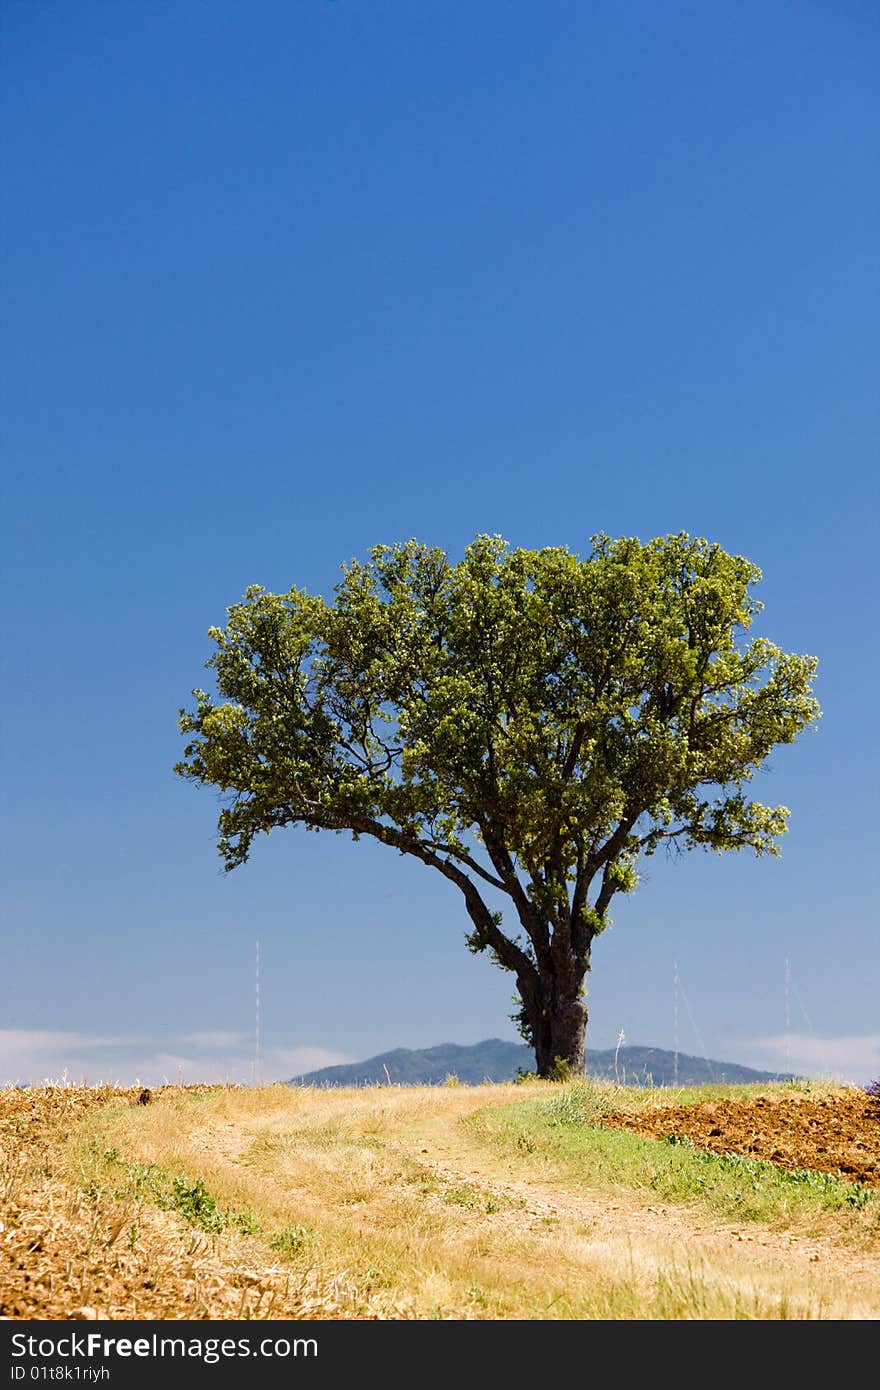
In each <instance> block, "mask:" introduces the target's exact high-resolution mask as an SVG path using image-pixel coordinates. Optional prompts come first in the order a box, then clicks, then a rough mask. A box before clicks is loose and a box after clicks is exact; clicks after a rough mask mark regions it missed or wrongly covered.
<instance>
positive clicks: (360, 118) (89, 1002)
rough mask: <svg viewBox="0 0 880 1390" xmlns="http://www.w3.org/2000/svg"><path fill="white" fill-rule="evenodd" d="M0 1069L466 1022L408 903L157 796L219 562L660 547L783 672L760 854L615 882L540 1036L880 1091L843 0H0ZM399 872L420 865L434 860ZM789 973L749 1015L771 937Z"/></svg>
mask: <svg viewBox="0 0 880 1390" xmlns="http://www.w3.org/2000/svg"><path fill="white" fill-rule="evenodd" d="M4 12H5V22H4V30H5V37H4V50H5V52H4V58H3V69H4V80H3V84H2V86H3V93H2V121H3V129H4V137H3V142H2V144H3V156H2V158H3V179H2V184H3V189H4V192H3V195H2V197H3V204H4V206H3V231H2V237H3V242H2V257H0V274H2V297H3V301H2V302H3V311H2V313H3V325H4V326H3V331H2V351H3V364H2V378H3V410H2V452H3V459H4V465H3V491H2V497H0V506H2V528H3V534H2V566H3V593H4V598H5V612H4V619H5V622H4V627H5V634H4V642H3V652H2V662H3V670H2V686H3V729H2V763H3V786H4V797H3V803H2V807H3V821H4V824H3V829H2V874H3V950H2V960H3V968H2V971H0V1082H3V1081H6V1080H28V1079H31V1080H35V1079H40V1078H41V1077H43V1076H47V1075H48V1076H58V1075H60V1074H61V1073H62V1072H63V1071H64V1069H65V1068H67V1069H68V1072H69V1073H70V1074H75V1075H76V1076H79V1075H86V1076H87V1078H88V1079H89V1080H97V1079H99V1078H109V1079H117V1078H118V1079H121V1080H126V1079H128V1078H130V1077H132V1076H134V1075H138V1076H140V1077H141V1078H142V1079H151V1080H160V1079H161V1077H162V1076H163V1075H167V1076H168V1077H169V1079H171V1080H176V1079H177V1078H178V1076H184V1078H185V1079H197V1078H201V1077H204V1078H207V1079H214V1078H223V1077H226V1076H228V1077H230V1078H232V1079H247V1078H248V1077H249V1076H250V1075H251V1066H252V1058H253V1054H254V1027H255V1024H254V953H255V942H256V941H257V939H259V941H260V943H261V952H262V962H263V969H262V1070H263V1072H264V1074H265V1075H266V1076H267V1077H273V1078H274V1077H282V1076H289V1075H291V1074H293V1073H294V1072H297V1071H302V1070H306V1069H308V1068H309V1067H311V1066H313V1065H317V1064H320V1063H321V1062H323V1061H328V1060H334V1059H341V1058H360V1057H366V1056H369V1055H371V1054H374V1053H376V1052H378V1051H380V1050H384V1049H386V1048H390V1047H394V1046H411V1047H421V1046H430V1045H433V1044H436V1043H439V1042H442V1041H456V1042H461V1043H469V1042H475V1041H477V1040H479V1039H480V1038H484V1037H490V1036H501V1037H510V1038H514V1037H515V1036H516V1034H515V1031H514V1028H513V1025H512V1024H511V1023H510V1021H509V1014H510V1012H511V1010H512V1003H511V992H512V988H513V980H512V977H510V976H508V975H506V974H503V973H501V972H499V971H498V970H497V969H495V968H494V967H493V966H491V965H490V964H489V963H488V962H486V961H484V960H482V959H475V958H473V957H472V956H470V955H469V953H468V952H467V950H466V948H465V945H464V940H463V938H464V934H465V931H466V929H467V925H468V924H467V921H466V919H464V917H463V913H462V910H461V906H460V902H459V899H458V895H457V894H456V893H455V890H454V889H452V888H451V886H449V885H447V884H446V883H444V882H443V881H442V880H440V879H439V878H437V876H436V875H434V874H432V873H431V872H429V871H428V870H426V869H425V868H424V867H422V866H420V865H417V864H408V863H406V862H405V861H403V860H401V859H400V858H399V857H398V856H397V855H396V854H394V853H391V852H389V851H387V850H385V849H384V848H383V847H381V846H377V845H370V844H365V843H360V844H357V845H353V844H351V843H350V842H349V841H347V840H346V839H343V838H341V837H333V836H307V835H305V834H304V833H302V832H296V831H287V832H284V833H279V834H276V835H273V836H272V838H271V840H264V841H263V842H262V843H261V844H259V845H258V846H256V847H255V850H254V852H253V854H252V858H251V862H250V863H249V864H248V865H247V866H245V867H244V868H243V869H240V870H237V871H236V872H235V873H233V874H231V875H225V874H224V873H223V872H222V870H221V867H220V863H219V859H218V857H217V854H216V849H215V834H214V830H215V820H216V811H217V807H216V803H215V800H214V798H213V797H212V795H211V794H210V793H209V792H207V791H201V792H200V791H199V790H198V789H196V788H192V787H189V786H187V785H185V784H183V783H181V782H180V781H179V780H178V779H176V778H175V777H174V776H173V774H172V772H171V767H172V764H173V763H174V761H175V760H176V758H177V757H179V755H180V745H181V740H180V737H179V735H178V733H177V729H176V718H177V712H178V709H179V707H180V706H181V705H183V704H186V703H188V700H189V691H190V689H191V688H192V687H193V686H194V685H198V684H200V683H203V682H204V680H205V679H206V674H205V673H204V671H203V669H202V663H203V661H204V659H205V658H206V656H207V655H208V653H209V643H208V640H207V636H206V629H207V628H208V626H209V625H210V624H212V623H222V622H223V621H224V616H225V609H226V606H227V605H228V604H231V603H233V602H235V600H236V599H237V598H238V597H239V596H240V595H241V593H242V591H243V590H244V588H245V587H246V585H248V584H250V583H253V582H259V583H262V584H264V585H266V586H267V587H268V588H270V589H279V590H280V589H286V588H288V587H289V586H290V585H291V584H297V585H301V586H305V587H306V588H309V589H312V590H314V591H318V592H322V593H325V594H327V595H329V594H330V592H331V590H332V586H333V585H334V583H335V582H336V581H337V579H338V578H339V566H340V564H341V563H342V562H344V561H346V560H348V559H350V558H351V557H353V556H360V557H363V556H364V555H365V554H366V552H367V550H368V549H369V547H370V546H372V545H373V544H375V543H378V542H393V541H397V540H403V539H406V538H408V537H410V536H416V537H418V538H419V539H421V540H424V541H426V542H428V543H430V544H434V545H439V546H442V547H443V548H444V549H446V550H447V551H448V552H449V553H450V554H451V555H452V556H454V557H456V558H457V557H458V556H460V554H461V551H462V549H463V547H464V546H465V545H466V544H467V542H468V541H469V540H470V539H471V538H472V537H473V536H474V535H475V534H476V533H478V532H492V533H495V532H498V533H501V534H502V535H504V536H505V537H506V538H507V539H508V540H509V541H510V542H511V543H512V544H513V545H523V546H541V545H567V546H569V547H570V548H571V549H572V550H574V551H580V552H586V550H587V549H588V546H589V537H590V536H591V535H592V534H593V533H594V532H596V531H600V530H604V531H606V532H609V533H610V534H612V535H637V536H639V537H641V538H642V539H643V540H646V539H648V538H649V537H651V536H655V535H662V534H665V533H667V532H677V531H679V530H686V531H689V532H690V533H691V534H694V535H702V536H707V537H708V538H710V539H712V540H715V541H718V542H720V543H721V544H722V545H723V546H725V547H726V548H727V549H729V550H732V551H735V552H737V553H742V554H745V555H747V556H748V557H749V558H750V559H751V560H753V561H754V562H755V563H756V564H758V565H760V566H761V568H762V569H763V571H764V580H763V583H762V584H761V586H760V590H759V596H760V597H761V598H762V599H763V600H764V602H765V605H766V608H765V613H764V615H763V617H762V619H761V623H760V630H761V631H762V632H765V633H766V634H767V635H768V636H770V637H771V638H772V639H773V640H775V641H777V642H778V643H779V644H780V645H781V646H783V647H784V648H787V649H790V650H794V651H799V652H809V653H814V654H815V655H817V656H818V657H819V662H820V666H819V680H818V682H817V686H816V693H817V695H818V696H819V698H820V700H821V703H822V706H823V710H824V717H823V719H822V721H821V723H820V725H819V726H818V728H817V730H816V731H815V732H814V733H808V734H806V735H804V737H803V738H802V739H801V740H800V741H799V742H798V743H797V744H795V745H794V746H793V747H792V748H787V749H784V750H782V751H780V752H779V753H778V754H777V755H776V756H774V757H773V759H772V760H771V763H770V766H769V768H768V771H767V772H766V774H764V775H763V776H762V777H761V778H760V779H759V781H758V783H757V784H756V794H758V795H759V796H760V797H761V799H763V800H766V801H773V802H777V801H778V802H784V803H785V804H787V805H788V806H790V807H791V810H792V820H791V830H790V832H789V834H788V836H787V838H786V842H785V846H784V853H783V857H782V859H781V860H779V861H764V860H761V861H756V860H754V859H753V858H747V857H745V856H726V857H723V858H719V857H717V856H703V855H691V856H689V857H688V858H687V859H686V860H685V861H683V862H678V863H674V864H673V863H670V864H667V863H665V862H662V861H661V859H660V857H658V858H657V859H655V860H653V861H650V864H649V871H648V873H647V876H646V880H645V882H643V884H642V886H641V887H640V889H639V890H638V892H637V893H636V894H635V895H633V896H632V897H631V898H629V899H627V900H624V901H622V902H621V903H620V905H619V906H617V908H616V911H615V914H614V916H615V924H614V926H613V928H612V929H611V931H609V932H608V934H607V935H606V936H604V937H603V938H602V939H601V940H600V941H599V942H598V943H597V945H596V948H595V951H594V959H593V973H592V976H591V977H590V981H589V985H590V996H589V1000H590V1007H591V1022H590V1029H589V1034H588V1045H592V1046H594V1047H606V1046H611V1045H613V1044H614V1042H615V1041H616V1039H617V1037H618V1034H619V1032H620V1031H621V1030H623V1031H624V1033H625V1036H626V1040H627V1041H629V1042H633V1043H643V1044H648V1045H657V1046H662V1047H671V1046H673V1044H674V1042H675V1036H674V1025H673V1002H674V1001H673V988H672V975H673V968H674V963H675V962H677V963H678V969H679V972H680V977H681V984H682V988H683V991H684V993H683V995H682V996H681V997H680V1000H679V1030H678V1042H679V1045H680V1047H681V1049H682V1050H683V1051H689V1052H694V1053H697V1054H700V1053H705V1054H707V1055H708V1056H710V1057H716V1058H720V1059H723V1060H737V1061H742V1062H745V1063H750V1064H752V1065H759V1066H770V1067H777V1066H782V1065H784V1064H785V1062H786V1060H787V1061H788V1063H789V1064H790V1065H791V1066H798V1067H800V1068H801V1069H802V1070H805V1071H807V1072H809V1073H811V1074H820V1075H824V1074H836V1075H840V1076H843V1077H846V1078H847V1079H850V1080H854V1081H856V1082H866V1081H868V1080H870V1079H872V1077H874V1076H876V1075H878V1074H880V1018H878V1013H877V998H878V996H880V970H878V958H880V951H878V939H877V925H876V924H877V921H878V917H880V914H878V904H877V898H878V881H877V871H876V862H877V856H876V848H875V843H874V841H875V828H876V823H877V812H878V799H877V790H876V788H877V774H878V763H877V751H878V741H877V735H876V712H875V710H874V699H875V697H876V689H877V680H878V661H877V644H876V636H875V634H876V610H877V599H878V585H877V579H876V549H875V543H876V518H877V513H878V496H877V482H876V477H877V463H878V460H877V440H878V423H880V422H878V413H880V412H878V391H877V361H878V358H877V347H878V341H877V339H878V331H877V325H878V322H880V304H878V299H880V295H878V274H877V247H878V246H880V216H878V213H880V179H878V177H877V171H878V159H877V156H878V147H880V139H878V136H880V89H878V86H877V81H876V73H877V67H878V60H880V15H878V11H877V8H876V6H875V5H873V4H870V3H867V2H866V3H860V2H859V0H842V3H835V4H833V5H832V4H819V3H810V0H805V2H804V3H797V4H795V3H773V4H767V3H765V0H761V3H757V0H754V2H753V0H744V3H740V4H737V5H727V6H722V5H716V4H690V3H680V4H679V3H675V4H668V5H656V4H654V3H647V2H645V3H642V2H636V0H632V3H610V0H609V2H608V3H602V2H597V3H590V4H583V3H580V0H578V3H567V2H566V0H553V2H552V3H549V4H547V5H541V6H536V5H534V4H526V3H524V2H523V0H505V3H500V2H498V0H485V3H482V2H481V3H478V4H473V5H462V4H453V3H439V0H438V2H437V3H435V2H434V0H420V3H419V4H418V5H411V4H404V3H401V0H396V3H391V2H390V0H389V2H388V3H383V2H382V0H371V3H370V4H355V3H353V2H352V0H336V3H330V0H326V2H324V3H322V2H321V0H298V2H297V3H281V0H254V3H252V4H250V5H248V6H241V5H238V4H232V3H229V0H211V3H210V4H208V3H195V2H194V3H190V4H188V5H185V6H156V5H117V4H112V3H110V0H104V2H103V3H102V2H101V0H93V2H92V3H82V4H78V5H58V4H51V3H43V4H35V3H33V2H32V0H28V2H25V0H6V4H5V6H4ZM435 878H437V881H436V882H435V881H434V879H435ZM786 958H787V959H788V962H789V972H790V979H791V984H790V988H789V990H788V1008H787V1010H786V1003H785V987H784V980H785V961H786Z"/></svg>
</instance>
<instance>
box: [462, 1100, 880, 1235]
mask: <svg viewBox="0 0 880 1390" xmlns="http://www.w3.org/2000/svg"><path fill="white" fill-rule="evenodd" d="M713 1089H714V1088H711V1087H700V1088H698V1089H697V1090H696V1092H695V1093H693V1099H694V1100H708V1099H712V1098H713V1096H712V1094H711V1092H712V1090H713ZM752 1093H754V1092H752ZM674 1095H675V1098H676V1099H675V1104H684V1103H686V1102H685V1101H684V1100H683V1099H681V1097H680V1093H679V1092H678V1091H675V1092H674ZM621 1108H622V1106H621V1105H620V1096H619V1090H617V1089H615V1090H614V1091H608V1090H606V1089H605V1088H594V1087H591V1086H588V1085H583V1084H582V1083H579V1084H577V1085H575V1086H573V1087H571V1088H566V1089H565V1090H562V1091H559V1092H557V1093H556V1094H554V1095H551V1096H548V1097H546V1098H543V1097H542V1098H535V1099H529V1100H525V1101H521V1102H518V1103H515V1104H512V1105H506V1106H503V1107H499V1108H493V1109H489V1110H484V1111H480V1112H479V1113H478V1114H477V1115H475V1116H473V1117H471V1118H470V1119H469V1120H468V1121H467V1123H468V1127H469V1129H470V1131H471V1133H473V1134H474V1135H475V1137H479V1138H481V1139H482V1140H483V1141H485V1142H487V1143H491V1144H493V1145H494V1146H496V1147H498V1148H500V1149H502V1150H507V1151H513V1152H514V1153H518V1154H520V1155H523V1154H525V1155H528V1156H530V1157H531V1158H534V1160H535V1161H536V1162H540V1163H541V1164H542V1165H543V1167H544V1170H545V1171H546V1165H547V1164H548V1163H549V1164H551V1165H552V1166H553V1167H555V1168H556V1169H557V1171H558V1173H559V1174H560V1176H564V1177H565V1179H566V1180H568V1181H569V1182H571V1183H573V1184H575V1185H576V1186H580V1187H588V1188H594V1189H605V1190H609V1191H615V1192H618V1193H621V1192H624V1191H633V1190H635V1191H637V1192H642V1193H644V1194H646V1195H650V1196H652V1197H654V1198H657V1199H660V1200H662V1201H664V1202H673V1203H676V1202H677V1203H694V1202H696V1203H699V1204H700V1205H701V1206H705V1207H707V1208H709V1209H710V1210H711V1211H712V1212H713V1213H714V1214H716V1215H718V1216H722V1217H726V1218H729V1219H735V1220H737V1221H759V1222H768V1223H769V1222H774V1223H779V1222H789V1223H792V1222H795V1221H797V1220H798V1219H801V1218H808V1217H816V1216H819V1215H823V1214H826V1213H835V1212H836V1213H847V1212H848V1213H853V1212H861V1213H864V1215H865V1218H866V1219H867V1220H868V1221H869V1222H870V1224H872V1225H876V1226H877V1227H878V1228H880V1201H878V1200H877V1195H876V1193H875V1192H874V1191H873V1190H872V1189H871V1188H868V1187H865V1186H863V1185H862V1184H860V1183H854V1182H849V1181H847V1180H846V1179H844V1178H841V1177H838V1176H836V1175H835V1174H833V1173H824V1172H817V1171H814V1170H812V1169H798V1170H795V1171H791V1170H787V1169H784V1168H778V1167H777V1166H776V1165H775V1164H773V1163H767V1162H765V1161H763V1160H761V1159H754V1158H746V1157H742V1156H741V1155H739V1154H731V1153H728V1154H718V1153H713V1152H711V1151H709V1150H705V1149H701V1148H698V1147H697V1146H696V1145H695V1144H693V1143H691V1142H690V1141H689V1140H681V1139H675V1138H673V1137H671V1136H670V1138H669V1139H667V1140H664V1139H651V1138H646V1137H644V1136H642V1135H638V1134H632V1133H630V1132H629V1131H628V1130H622V1129H614V1128H611V1127H609V1126H607V1125H606V1124H605V1123H604V1121H605V1120H606V1118H607V1117H608V1116H609V1115H610V1114H611V1113H613V1112H614V1111H618V1112H619V1111H620V1109H621ZM633 1108H634V1107H633Z"/></svg>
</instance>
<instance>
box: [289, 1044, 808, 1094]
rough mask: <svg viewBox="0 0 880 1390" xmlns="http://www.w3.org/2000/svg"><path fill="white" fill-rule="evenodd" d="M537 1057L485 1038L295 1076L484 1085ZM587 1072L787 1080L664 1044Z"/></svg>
mask: <svg viewBox="0 0 880 1390" xmlns="http://www.w3.org/2000/svg"><path fill="white" fill-rule="evenodd" d="M534 1066H535V1059H534V1054H533V1053H532V1050H531V1048H529V1047H526V1045H525V1044H524V1043H513V1042H504V1041H502V1039H501V1038H487V1039H486V1040H485V1041H484V1042H479V1043H473V1044H471V1045H470V1046H469V1047H462V1046H460V1045H459V1044H457V1043H441V1044H440V1045H439V1046H438V1047H426V1048H421V1049H416V1050H413V1049H411V1048H406V1047H398V1048H395V1049H394V1051H393V1052H382V1053H380V1054H379V1055H378V1056H377V1057H369V1058H367V1060H366V1061H365V1062H350V1063H348V1064H346V1065H343V1066H336V1067H321V1068H320V1070H318V1071H312V1072H307V1073H305V1074H304V1075H302V1076H296V1077H292V1078H291V1082H290V1084H291V1085H296V1084H302V1085H305V1086H372V1085H376V1084H379V1085H387V1084H389V1083H391V1084H393V1085H403V1086H426V1085H427V1086H437V1085H439V1084H440V1083H441V1082H443V1081H445V1080H446V1078H447V1077H448V1076H456V1077H458V1080H459V1081H460V1082H462V1084H465V1085H469V1086H478V1085H480V1084H481V1082H483V1081H514V1080H515V1079H516V1076H517V1072H518V1071H523V1072H529V1071H534ZM587 1073H588V1075H590V1076H592V1077H595V1078H597V1079H598V1080H608V1081H613V1080H615V1079H617V1080H619V1081H621V1082H623V1083H625V1084H627V1085H633V1086H646V1085H651V1084H652V1083H653V1084H654V1085H655V1086H671V1085H673V1084H674V1083H675V1082H676V1081H677V1083H678V1084H679V1085H680V1086H697V1085H701V1084H703V1083H705V1082H712V1081H714V1082H728V1083H729V1084H748V1083H751V1082H760V1081H784V1080H785V1079H786V1078H785V1076H784V1075H781V1074H780V1073H778V1072H770V1071H754V1070H753V1069H752V1068H751V1067H741V1066H739V1065H738V1064H737V1063H736V1062H715V1061H711V1060H707V1059H706V1058H705V1057H691V1056H689V1055H688V1054H687V1053H686V1052H679V1054H678V1064H677V1068H676V1056H675V1053H674V1052H667V1051H664V1050H663V1048H660V1047H621V1048H620V1050H619V1051H618V1053H617V1074H616V1078H615V1056H614V1049H613V1048H609V1049H608V1050H607V1051H605V1052H588V1053H587Z"/></svg>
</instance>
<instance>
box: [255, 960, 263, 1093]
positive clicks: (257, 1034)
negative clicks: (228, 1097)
mask: <svg viewBox="0 0 880 1390" xmlns="http://www.w3.org/2000/svg"><path fill="white" fill-rule="evenodd" d="M254 1005H255V1013H254V1085H255V1086H259V1085H260V1077H261V1072H262V1065H261V1060H260V940H259V937H258V938H257V957H256V971H255V974H254Z"/></svg>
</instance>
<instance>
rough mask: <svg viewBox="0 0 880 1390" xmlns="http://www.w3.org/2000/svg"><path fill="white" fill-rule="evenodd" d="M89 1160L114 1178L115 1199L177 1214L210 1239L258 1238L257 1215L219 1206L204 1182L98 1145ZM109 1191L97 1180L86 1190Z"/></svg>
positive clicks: (92, 1148) (94, 1145) (91, 1150)
mask: <svg viewBox="0 0 880 1390" xmlns="http://www.w3.org/2000/svg"><path fill="white" fill-rule="evenodd" d="M89 1156H90V1157H91V1158H92V1159H93V1160H94V1161H95V1166H96V1169H97V1168H103V1169H104V1171H105V1172H108V1173H109V1175H111V1177H112V1183H113V1196H114V1197H115V1198H116V1200H117V1201H119V1202H129V1201H135V1202H144V1201H148V1202H152V1203H154V1205H155V1206H157V1207H161V1208H162V1209H163V1210H164V1211H174V1212H177V1213H178V1215H180V1216H182V1217H183V1219H184V1220H185V1221H187V1222H188V1223H189V1225H190V1226H196V1227H198V1228H199V1229H200V1230H202V1231H207V1232H208V1233H209V1234H210V1235H219V1234H220V1233H221V1232H222V1231H227V1230H230V1229H233V1230H238V1231H241V1232H242V1233H243V1234H244V1235H256V1234H257V1232H258V1231H259V1229H260V1224H259V1222H258V1220H257V1218H256V1217H255V1216H254V1214H253V1212H250V1211H232V1210H226V1209H224V1208H223V1207H220V1206H218V1204H217V1200H216V1198H215V1197H214V1196H212V1194H211V1193H210V1192H209V1191H208V1188H207V1186H206V1185H205V1182H204V1179H202V1178H190V1177H187V1176H186V1175H184V1174H173V1173H169V1172H168V1171H167V1170H166V1169H165V1168H162V1167H160V1166H159V1165H158V1164H156V1163H137V1162H129V1161H127V1160H126V1159H125V1158H123V1157H122V1156H121V1155H120V1154H119V1152H118V1151H117V1150H116V1149H115V1148H107V1149H104V1150H103V1151H101V1150H100V1149H99V1147H98V1145H97V1144H96V1143H94V1142H92V1143H91V1144H90V1145H89ZM120 1180H121V1184H120ZM118 1184H120V1185H118ZM105 1190H108V1189H106V1188H103V1187H102V1186H101V1185H100V1184H98V1183H97V1181H96V1179H95V1178H94V1177H93V1178H92V1179H91V1181H90V1183H89V1184H88V1185H87V1187H86V1191H87V1192H88V1193H90V1194H95V1195H100V1194H101V1193H102V1192H103V1191H105Z"/></svg>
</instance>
